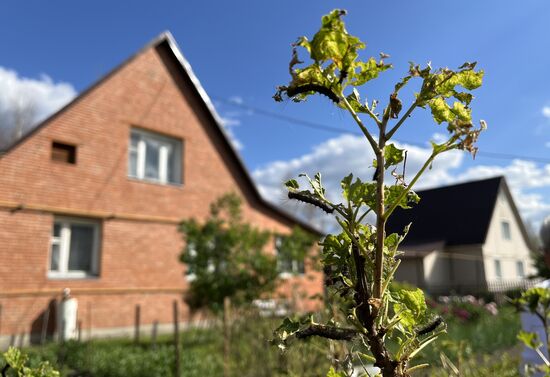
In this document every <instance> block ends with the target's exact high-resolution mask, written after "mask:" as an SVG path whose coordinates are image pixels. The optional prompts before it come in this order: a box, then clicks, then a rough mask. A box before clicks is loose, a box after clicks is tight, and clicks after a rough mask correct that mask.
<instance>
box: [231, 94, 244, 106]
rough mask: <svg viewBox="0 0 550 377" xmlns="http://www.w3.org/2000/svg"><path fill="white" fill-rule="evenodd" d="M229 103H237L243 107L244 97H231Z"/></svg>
mask: <svg viewBox="0 0 550 377" xmlns="http://www.w3.org/2000/svg"><path fill="white" fill-rule="evenodd" d="M229 101H230V102H233V103H236V104H237V105H242V104H243V103H244V100H243V97H241V96H231V97H229Z"/></svg>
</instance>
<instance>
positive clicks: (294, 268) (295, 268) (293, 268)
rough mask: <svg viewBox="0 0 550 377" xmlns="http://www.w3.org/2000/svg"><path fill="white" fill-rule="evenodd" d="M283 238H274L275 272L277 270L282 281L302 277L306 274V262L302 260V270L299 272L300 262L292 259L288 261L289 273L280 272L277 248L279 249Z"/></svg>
mask: <svg viewBox="0 0 550 377" xmlns="http://www.w3.org/2000/svg"><path fill="white" fill-rule="evenodd" d="M281 237H284V236H275V253H276V257H277V270H279V271H280V272H279V277H280V278H282V279H288V278H290V277H292V276H304V275H305V273H306V261H305V258H304V260H303V262H302V263H303V265H304V269H303V271H300V261H298V260H296V259H292V260H291V261H290V271H281V270H280V269H281V261H280V259H279V247H281V242H282V238H281Z"/></svg>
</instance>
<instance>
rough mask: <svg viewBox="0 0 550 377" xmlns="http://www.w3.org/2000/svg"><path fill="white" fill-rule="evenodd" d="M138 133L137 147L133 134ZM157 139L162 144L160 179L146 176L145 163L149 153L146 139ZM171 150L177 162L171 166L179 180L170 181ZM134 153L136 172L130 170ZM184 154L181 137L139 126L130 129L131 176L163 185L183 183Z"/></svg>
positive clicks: (129, 156) (129, 157)
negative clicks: (166, 134)
mask: <svg viewBox="0 0 550 377" xmlns="http://www.w3.org/2000/svg"><path fill="white" fill-rule="evenodd" d="M133 135H137V136H138V138H139V140H138V144H137V147H135V146H133V145H132V136H133ZM146 139H149V140H155V141H156V142H157V143H159V144H160V147H159V166H158V173H159V174H158V175H159V176H158V179H155V178H150V177H146V176H145V165H146V155H147V145H146V143H145V140H146ZM170 152H172V153H174V154H175V155H176V159H175V164H174V166H172V167H171V169H172V170H173V172H174V173H176V174H174V175H175V176H178V177H179V180H178V181H174V182H172V181H170V180H169V179H168V178H169V173H170V166H169V164H170V161H169V154H170ZM132 153H136V174H133V172H132V171H130V159H131V155H132ZM182 155H183V142H182V140H181V139H178V138H173V137H169V136H164V135H161V134H158V133H154V132H150V131H145V130H141V129H138V128H132V129H131V131H130V138H129V145H128V176H129V177H130V178H135V179H139V180H142V181H148V182H155V183H160V184H163V185H166V184H171V185H181V184H182V182H183V173H182Z"/></svg>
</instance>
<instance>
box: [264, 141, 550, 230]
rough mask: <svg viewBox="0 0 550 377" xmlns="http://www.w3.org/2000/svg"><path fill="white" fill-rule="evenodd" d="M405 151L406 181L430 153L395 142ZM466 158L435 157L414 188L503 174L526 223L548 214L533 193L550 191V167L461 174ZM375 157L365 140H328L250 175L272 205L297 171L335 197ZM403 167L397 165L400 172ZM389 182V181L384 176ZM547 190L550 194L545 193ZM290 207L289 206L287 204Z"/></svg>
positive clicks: (516, 165)
mask: <svg viewBox="0 0 550 377" xmlns="http://www.w3.org/2000/svg"><path fill="white" fill-rule="evenodd" d="M398 146H399V147H401V148H406V149H407V150H408V155H407V165H406V166H407V169H406V178H407V179H409V180H410V179H411V178H412V177H413V176H414V174H415V173H416V172H417V171H418V170H419V169H420V168H421V166H422V165H423V163H424V161H426V159H427V158H428V156H429V155H430V152H431V149H430V148H429V147H426V148H422V147H418V146H414V145H407V144H398ZM464 157H466V156H465V154H463V153H462V152H459V151H452V152H449V153H446V154H443V155H442V156H440V158H438V159H436V161H435V162H434V164H433V166H432V168H431V169H430V170H428V171H427V172H426V173H425V175H423V176H422V178H421V180H420V182H419V184H418V185H417V188H419V189H420V188H428V187H437V186H442V185H446V184H451V183H455V182H462V181H470V180H476V179H483V178H488V177H494V176H498V175H504V176H506V179H507V182H508V184H509V186H510V188H511V190H512V193H513V195H514V198H515V201H516V204H517V206H518V208H519V209H520V212H521V213H522V216H523V217H524V218H525V219H528V220H530V221H533V222H535V223H539V222H540V221H541V219H542V218H543V217H544V216H547V215H549V214H550V198H545V197H544V196H543V195H542V194H540V193H533V192H532V191H533V190H536V189H539V190H540V189H544V188H550V164H549V165H537V164H536V163H534V162H531V161H524V160H513V161H512V162H511V163H510V164H508V165H506V166H496V165H477V166H474V167H471V168H468V169H466V170H464V169H463V168H462V162H463V159H464ZM373 158H374V156H373V153H372V152H371V151H370V147H369V146H368V144H367V142H366V141H365V140H364V138H362V137H359V136H351V135H343V136H339V137H336V138H333V139H329V140H327V141H325V142H323V143H321V144H319V145H318V146H316V147H315V148H313V150H312V151H310V152H309V153H306V154H304V155H302V156H300V157H297V158H294V159H291V160H288V161H274V162H272V163H269V164H267V165H265V166H263V167H261V168H259V169H257V170H256V171H254V172H253V177H254V178H255V180H256V182H257V184H258V186H259V189H260V191H261V193H262V194H263V195H264V197H265V198H267V199H269V200H272V201H273V202H274V203H275V204H282V203H287V202H288V200H287V199H285V197H286V196H285V190H284V189H283V185H282V184H283V182H284V181H285V180H287V179H289V178H294V177H296V176H297V175H298V174H299V173H307V174H310V175H314V174H315V173H316V172H321V173H322V174H323V181H324V183H325V186H326V188H327V192H328V193H330V194H332V195H333V198H334V199H338V198H337V195H339V194H340V191H341V190H340V180H341V179H342V178H343V177H344V176H346V175H347V174H349V173H350V172H353V173H354V174H355V175H356V176H359V177H360V178H362V179H364V180H370V179H371V178H372V174H373V171H374V169H373V168H372V166H371V165H372V160H373ZM401 169H402V167H398V172H399V173H400V172H401ZM388 179H391V177H388ZM549 191H550V190H549ZM288 205H289V204H287V206H288Z"/></svg>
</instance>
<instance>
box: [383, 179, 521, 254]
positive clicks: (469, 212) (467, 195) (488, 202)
mask: <svg viewBox="0 0 550 377" xmlns="http://www.w3.org/2000/svg"><path fill="white" fill-rule="evenodd" d="M502 187H504V188H505V191H506V194H507V196H508V198H509V200H510V201H511V205H512V208H513V209H514V212H515V213H516V214H517V210H516V208H515V205H514V204H513V201H512V198H511V196H510V195H509V191H508V189H507V187H506V181H505V179H504V177H495V178H490V179H484V180H481V181H473V182H466V183H460V184H456V185H452V186H445V187H439V188H434V189H430V190H423V191H417V194H418V195H419V196H420V202H419V203H418V204H417V205H415V206H413V208H412V209H407V210H403V209H400V208H399V209H397V210H395V212H394V213H393V214H392V215H391V216H390V218H389V220H388V223H387V226H386V232H387V233H388V234H389V233H394V232H398V233H402V232H403V228H404V227H405V226H406V225H407V224H409V223H412V225H411V228H410V230H409V234H408V235H407V237H406V238H405V240H404V242H403V245H404V246H412V245H418V244H425V243H428V242H436V241H443V242H444V243H445V245H447V246H458V245H473V244H483V243H484V242H485V238H486V236H487V232H488V230H489V225H490V223H491V218H492V216H493V210H494V208H495V203H496V200H497V197H498V193H499V190H500V189H501V188H502ZM517 217H518V221H519V222H520V226H521V227H522V226H523V225H522V223H521V219H520V218H519V216H517Z"/></svg>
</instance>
